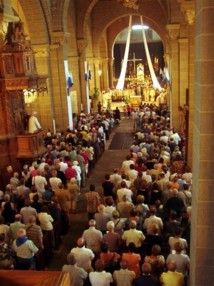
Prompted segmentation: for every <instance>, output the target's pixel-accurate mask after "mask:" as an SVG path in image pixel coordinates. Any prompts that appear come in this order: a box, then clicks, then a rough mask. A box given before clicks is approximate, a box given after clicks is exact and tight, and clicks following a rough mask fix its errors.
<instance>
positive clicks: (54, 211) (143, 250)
mask: <svg viewBox="0 0 214 286" xmlns="http://www.w3.org/2000/svg"><path fill="white" fill-rule="evenodd" d="M129 116H130V117H131V118H132V122H133V142H132V144H131V146H130V150H129V152H128V154H127V156H126V158H124V159H125V160H124V161H123V163H122V165H121V166H115V169H114V170H113V171H112V174H106V175H105V178H103V183H102V188H103V195H102V196H101V195H100V194H99V193H98V192H97V191H96V186H95V185H94V184H91V185H90V186H89V190H88V191H87V192H86V193H85V200H86V211H87V213H88V229H85V230H83V233H82V235H81V237H79V239H78V240H77V243H76V246H74V247H73V248H72V249H71V252H70V253H69V254H68V256H67V261H68V264H67V265H64V266H63V268H62V271H64V272H69V273H70V278H71V285H92V286H96V285H99V286H102V285H119V286H120V285H121V286H126V285H127V286H128V285H146V286H147V285H165V286H169V285H170V286H174V285H175V286H182V285H187V283H188V272H189V263H190V258H189V245H190V226H191V193H192V173H191V170H190V168H189V166H187V165H186V163H185V138H181V137H180V135H179V134H178V132H177V131H176V130H174V129H173V128H172V127H171V126H170V115H169V112H168V109H167V107H166V106H154V105H151V104H149V105H148V104H144V105H143V106H141V107H140V108H136V109H134V108H133V109H132V110H131V114H129V115H128V119H127V120H130V119H129ZM115 122H116V121H115V119H114V116H113V115H112V114H84V113H81V114H80V115H79V116H75V117H74V130H69V129H67V130H66V132H64V133H63V134H62V133H58V134H57V135H56V136H55V135H54V136H53V135H52V134H51V132H48V133H47V136H45V138H44V142H45V143H44V144H45V146H46V148H47V153H46V154H45V155H44V156H43V157H42V158H40V160H38V161H37V162H34V163H33V164H32V166H28V165H25V166H23V169H22V170H21V171H20V172H14V170H13V169H12V167H11V166H8V168H7V178H6V179H7V184H6V188H5V191H2V192H1V217H0V268H3V269H12V268H14V267H15V269H25V270H27V269H37V270H41V269H45V267H46V266H47V265H48V258H49V257H51V252H52V251H53V249H56V248H57V246H58V245H59V244H60V237H61V234H63V233H66V229H68V228H69V215H70V214H71V213H75V212H76V205H77V200H78V195H79V194H80V193H81V190H82V188H83V187H85V185H86V181H87V177H88V176H89V175H90V171H91V170H92V169H93V168H94V167H95V165H96V161H97V160H98V159H99V157H100V156H101V154H102V152H103V151H104V149H105V142H106V140H108V139H109V134H110V132H111V130H112V129H113V128H114V126H115Z"/></svg>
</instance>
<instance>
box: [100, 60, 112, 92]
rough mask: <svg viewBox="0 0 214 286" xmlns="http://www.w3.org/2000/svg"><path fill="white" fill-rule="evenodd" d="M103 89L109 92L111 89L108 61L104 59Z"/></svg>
mask: <svg viewBox="0 0 214 286" xmlns="http://www.w3.org/2000/svg"><path fill="white" fill-rule="evenodd" d="M102 76H103V77H102V80H103V82H102V83H103V84H102V88H103V89H104V90H107V89H108V88H109V87H111V86H109V70H108V59H103V72H102Z"/></svg>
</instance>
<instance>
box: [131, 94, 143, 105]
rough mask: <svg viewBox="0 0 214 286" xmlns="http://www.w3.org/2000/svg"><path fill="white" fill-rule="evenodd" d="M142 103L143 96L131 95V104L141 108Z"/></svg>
mask: <svg viewBox="0 0 214 286" xmlns="http://www.w3.org/2000/svg"><path fill="white" fill-rule="evenodd" d="M141 103H142V98H141V95H131V96H130V104H131V105H133V106H139V105H141Z"/></svg>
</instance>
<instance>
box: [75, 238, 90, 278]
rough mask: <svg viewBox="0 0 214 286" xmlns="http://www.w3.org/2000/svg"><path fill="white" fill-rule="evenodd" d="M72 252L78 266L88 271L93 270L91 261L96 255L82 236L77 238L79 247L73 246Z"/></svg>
mask: <svg viewBox="0 0 214 286" xmlns="http://www.w3.org/2000/svg"><path fill="white" fill-rule="evenodd" d="M71 253H72V254H73V255H74V257H75V259H76V262H77V266H78V267H81V268H83V269H84V270H85V271H86V272H88V273H89V272H91V271H93V267H92V265H91V262H92V260H93V259H94V257H95V255H94V253H93V251H92V250H91V249H90V248H86V247H85V240H84V239H83V238H82V237H81V238H79V239H78V240H77V247H74V248H72V249H71Z"/></svg>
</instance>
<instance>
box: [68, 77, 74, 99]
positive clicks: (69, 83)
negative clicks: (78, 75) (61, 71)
mask: <svg viewBox="0 0 214 286" xmlns="http://www.w3.org/2000/svg"><path fill="white" fill-rule="evenodd" d="M73 84H74V81H73V76H72V74H71V73H69V75H68V78H67V95H68V96H69V94H70V88H71V87H72V86H73Z"/></svg>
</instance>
